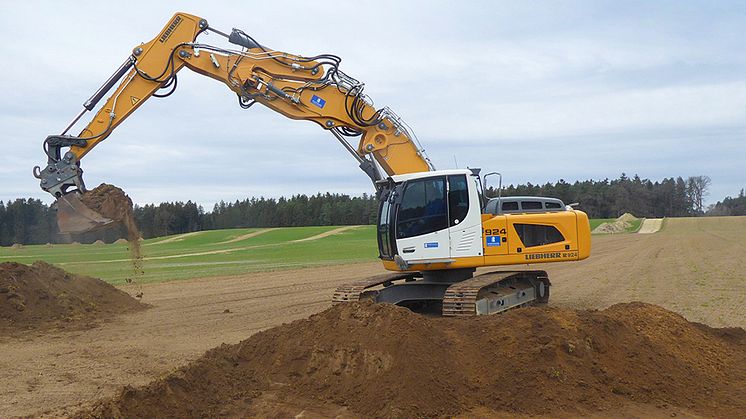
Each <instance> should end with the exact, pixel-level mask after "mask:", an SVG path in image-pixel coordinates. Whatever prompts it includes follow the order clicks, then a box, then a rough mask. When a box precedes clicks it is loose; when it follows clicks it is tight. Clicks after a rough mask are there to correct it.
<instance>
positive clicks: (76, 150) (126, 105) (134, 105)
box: [34, 13, 591, 316]
mask: <svg viewBox="0 0 746 419" xmlns="http://www.w3.org/2000/svg"><path fill="white" fill-rule="evenodd" d="M205 31H209V32H211V33H214V34H217V35H220V36H222V37H225V38H227V41H228V43H229V44H231V47H217V46H213V45H208V44H203V43H199V42H197V37H198V36H199V35H200V34H201V33H203V32H205ZM340 62H341V59H340V58H339V57H338V56H336V55H332V54H320V55H316V56H311V57H305V56H301V55H295V54H289V53H285V52H280V51H275V50H272V49H271V48H269V47H267V46H265V45H263V44H260V43H259V42H257V40H255V39H254V38H253V37H252V36H250V35H249V34H247V33H245V32H243V31H241V30H239V29H233V30H232V31H231V32H230V33H226V32H223V31H220V30H218V29H215V28H213V27H211V26H209V25H208V23H207V21H206V20H205V19H202V18H200V17H197V16H193V15H190V14H187V13H176V14H175V15H174V16H173V18H171V20H169V22H168V24H167V25H166V26H165V27H164V28H163V30H162V31H161V32H160V33H159V34H158V35H157V36H156V37H155V38H154V39H153V40H151V41H150V42H147V43H145V44H141V45H138V46H136V47H135V48H134V49H133V50H132V53H131V54H130V55H129V56H128V57H127V59H126V60H125V61H124V63H123V64H122V65H121V67H119V69H117V70H116V72H114V74H113V75H112V76H111V77H110V78H109V79H108V80H107V81H106V82H105V83H104V84H103V85H102V86H101V87H100V88H99V89H98V90H97V91H96V92H95V93H94V94H93V96H92V97H91V98H90V99H89V100H88V101H86V102H85V103H84V105H83V109H82V110H81V111H80V113H79V114H78V115H77V116H76V117H75V118H74V119H73V120H72V121H71V122H70V124H69V125H68V126H67V127H66V128H65V129H64V130H63V132H62V134H60V135H50V136H49V137H47V138H46V139H45V140H44V151H45V153H46V155H47V166H46V167H45V168H44V169H43V170H42V169H41V168H40V167H38V166H37V167H35V168H34V176H36V177H37V178H38V179H40V182H41V187H42V189H44V190H45V191H47V192H49V193H51V194H52V195H53V196H54V197H55V198H56V199H57V202H56V206H57V212H58V224H59V227H60V231H62V232H68V233H80V232H84V231H88V230H91V229H95V228H98V227H100V226H103V225H106V224H108V223H110V222H111V220H108V219H106V218H104V217H102V216H101V215H100V214H98V213H96V212H95V211H93V210H92V209H90V208H87V207H86V206H85V205H84V204H83V203H82V202H81V200H80V196H81V194H82V193H84V192H85V191H86V189H85V184H84V183H83V178H82V173H83V171H82V170H81V167H80V161H81V159H82V158H83V157H84V156H85V155H86V154H87V153H88V152H89V151H91V150H92V149H93V147H95V146H96V145H97V144H98V143H100V142H101V141H103V140H105V139H106V138H107V137H108V136H109V135H110V134H111V133H112V132H113V131H114V129H116V128H117V126H119V124H120V123H122V122H123V121H124V120H125V119H126V118H127V117H129V116H130V115H131V114H132V113H133V112H134V111H135V110H137V109H138V108H139V107H140V106H142V105H143V104H144V103H145V102H146V101H147V100H148V99H150V98H151V97H166V96H168V95H169V94H171V93H172V92H173V91H174V90H175V89H176V86H177V74H178V72H179V71H180V70H181V69H182V68H184V67H187V68H189V69H191V70H193V71H195V72H197V73H199V74H202V75H204V76H207V77H210V78H213V79H215V80H217V81H220V82H222V83H224V84H225V85H226V86H227V87H228V88H229V89H230V90H232V91H233V92H234V93H235V94H236V95H237V97H238V104H239V105H240V106H241V107H242V108H247V109H248V108H250V107H251V106H253V105H254V104H256V103H259V104H261V105H264V106H266V107H268V108H270V109H272V110H275V111H277V112H279V113H281V114H283V115H285V116H287V117H288V118H292V119H302V120H308V121H312V122H315V123H316V124H318V125H319V126H320V127H321V128H322V129H325V130H327V131H329V132H330V133H331V134H332V135H333V136H334V137H335V138H336V139H337V140H338V141H339V143H340V144H341V145H342V146H344V147H345V148H346V149H347V150H348V151H349V152H350V154H351V155H352V156H353V157H354V158H355V160H356V161H357V163H358V165H359V166H360V168H361V169H362V170H363V172H365V174H366V175H367V176H368V177H370V179H371V180H372V181H373V184H374V186H375V188H376V193H377V197H378V200H379V203H380V206H379V214H378V223H377V236H378V249H379V254H380V255H379V256H380V259H381V260H382V262H383V266H384V267H385V268H386V269H387V270H389V271H393V272H392V273H391V274H387V275H381V276H376V277H372V278H367V279H364V280H359V281H353V282H350V283H349V284H346V285H343V286H340V287H339V288H338V289H337V290H336V291H335V293H334V295H333V298H332V300H333V301H334V302H337V303H342V302H349V301H358V300H362V299H371V300H374V301H377V302H387V303H393V304H399V305H402V306H407V307H410V308H413V309H417V310H425V311H431V310H432V311H436V312H439V313H441V314H443V315H446V316H472V315H482V314H493V313H499V312H502V311H505V310H508V309H511V308H515V307H521V306H526V305H530V304H537V303H546V302H547V301H548V298H549V287H550V282H549V278H548V276H547V273H546V272H545V271H541V270H528V269H523V268H522V269H518V270H510V271H496V272H486V273H481V274H479V275H475V272H476V269H477V268H480V267H489V266H501V265H528V264H535V263H546V262H565V261H577V260H581V259H585V258H587V257H588V256H589V255H590V248H591V239H590V225H589V222H588V217H587V215H586V214H585V213H584V212H582V211H579V210H576V209H573V208H572V207H571V206H566V205H565V204H564V203H563V202H562V201H560V200H558V199H553V198H543V197H500V196H498V197H497V198H492V199H488V198H486V197H485V193H484V192H485V183H484V182H485V179H486V178H487V177H488V176H491V175H495V176H498V177H500V175H499V174H497V173H490V174H487V175H485V176H481V175H480V170H478V169H455V170H435V167H434V166H433V164H432V163H431V161H430V160H429V158H428V157H427V155H426V154H425V151H424V150H423V148H422V147H421V146H420V144H419V142H418V141H417V139H416V137H415V135H414V133H413V131H412V130H411V128H410V127H409V126H408V125H407V124H406V123H405V122H404V120H402V119H401V118H400V117H399V116H398V115H396V114H395V113H394V112H393V111H391V109H389V108H388V107H384V108H380V109H376V108H374V107H373V106H372V101H371V100H370V99H369V97H368V96H367V95H365V94H364V93H363V83H361V82H359V81H358V80H356V79H354V78H352V77H350V76H348V75H347V74H345V73H343V72H342V71H341V70H340V68H339V66H340ZM117 83H119V85H118V86H117V87H116V89H115V90H114V92H113V94H111V95H110V96H109V98H108V99H107V100H106V102H105V103H104V104H103V106H101V107H100V109H99V110H98V112H96V114H95V116H94V117H93V119H92V120H91V121H90V122H89V123H88V125H87V126H86V127H85V128H83V130H82V131H81V132H80V133H79V134H78V135H77V136H75V135H69V134H68V131H70V129H71V128H72V127H73V126H74V125H75V124H76V123H77V122H78V121H79V120H80V118H81V117H82V116H83V115H84V114H85V113H86V112H88V111H92V110H94V108H95V107H96V105H97V104H98V102H99V101H100V100H101V99H102V98H103V97H104V96H105V95H106V94H107V93H108V92H109V91H110V90H111V89H112V88H114V86H115V85H116V84H117ZM350 140H356V141H357V145H356V146H353V145H352V144H351V143H350ZM500 183H501V181H500ZM498 190H499V188H498Z"/></svg>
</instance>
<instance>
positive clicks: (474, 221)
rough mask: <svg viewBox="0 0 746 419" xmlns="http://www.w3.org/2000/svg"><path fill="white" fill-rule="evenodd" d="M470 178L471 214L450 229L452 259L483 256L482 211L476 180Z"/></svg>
mask: <svg viewBox="0 0 746 419" xmlns="http://www.w3.org/2000/svg"><path fill="white" fill-rule="evenodd" d="M472 179H473V178H472V177H471V176H469V177H468V178H467V181H468V182H469V212H468V213H467V214H466V217H465V218H464V219H463V220H459V223H458V224H456V225H455V226H453V227H451V228H449V229H448V230H449V233H450V239H451V258H459V257H467V256H482V250H483V247H482V242H483V238H482V209H481V208H480V205H479V193H478V192H477V188H476V184H475V180H472Z"/></svg>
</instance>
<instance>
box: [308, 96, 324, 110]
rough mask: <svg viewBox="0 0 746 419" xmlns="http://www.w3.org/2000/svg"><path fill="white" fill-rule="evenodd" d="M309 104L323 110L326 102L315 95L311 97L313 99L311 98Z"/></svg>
mask: <svg viewBox="0 0 746 419" xmlns="http://www.w3.org/2000/svg"><path fill="white" fill-rule="evenodd" d="M311 103H313V104H314V105H316V106H318V107H319V108H322V109H323V108H324V105H326V101H325V100H324V99H322V98H320V97H318V96H316V95H313V97H312V98H311Z"/></svg>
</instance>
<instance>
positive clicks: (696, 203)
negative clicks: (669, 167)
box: [686, 175, 712, 215]
mask: <svg viewBox="0 0 746 419" xmlns="http://www.w3.org/2000/svg"><path fill="white" fill-rule="evenodd" d="M711 183H712V179H710V177H709V176H706V175H700V176H690V177H689V178H688V179H687V180H686V192H687V195H689V200H690V201H691V203H692V206H693V207H694V208H693V209H694V213H695V214H697V215H701V214H704V198H705V197H706V196H707V195H709V194H710V191H709V189H710V184H711Z"/></svg>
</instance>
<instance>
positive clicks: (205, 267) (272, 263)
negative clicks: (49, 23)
mask: <svg viewBox="0 0 746 419" xmlns="http://www.w3.org/2000/svg"><path fill="white" fill-rule="evenodd" d="M607 221H614V219H594V220H591V229H594V228H596V227H598V225H599V224H601V223H603V222H607ZM641 221H642V220H637V221H635V222H633V225H632V226H631V227H630V228H629V229H628V230H629V231H630V232H634V231H637V230H638V229H639V228H640V223H641ZM337 228H339V227H335V226H324V227H287V228H277V229H258V228H255V229H247V228H243V229H228V230H211V231H201V232H196V233H187V234H183V235H177V236H168V237H158V238H153V239H148V240H145V241H143V242H142V249H143V256H144V261H143V268H144V271H145V274H144V275H143V276H135V275H134V271H133V268H132V263H131V260H130V258H129V252H128V249H127V245H126V244H104V245H94V244H85V245H72V244H61V245H54V246H52V247H47V246H43V245H39V246H24V247H23V248H20V249H12V248H10V247H0V261H14V262H21V263H26V264H30V263H32V262H34V261H36V260H43V261H45V262H49V263H53V264H55V265H58V266H60V267H62V268H64V269H66V270H68V271H70V272H73V273H79V274H84V275H90V276H93V277H97V278H101V279H103V280H105V281H107V282H109V283H112V284H122V283H125V282H126V280H127V279H128V278H134V279H135V280H136V281H137V282H142V283H148V282H160V281H164V280H172V279H188V278H199V277H208V276H222V275H237V274H242V273H246V272H257V271H272V270H281V269H289V268H300V267H309V266H318V265H334V264H341V263H350V262H364V261H374V260H376V257H377V255H378V250H377V247H376V246H377V245H376V235H375V226H357V227H354V228H352V229H349V230H345V231H341V232H339V233H336V234H332V235H330V236H328V237H323V238H319V239H314V240H306V241H298V240H302V239H308V238H313V237H314V236H316V235H319V234H322V233H325V232H330V231H332V230H335V229H337ZM265 230H267V231H265ZM251 233H259V234H257V235H254V236H252V237H247V238H242V236H247V235H251Z"/></svg>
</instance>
